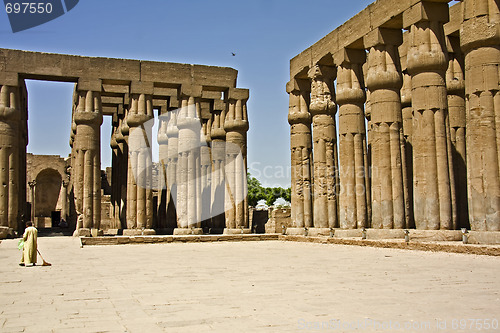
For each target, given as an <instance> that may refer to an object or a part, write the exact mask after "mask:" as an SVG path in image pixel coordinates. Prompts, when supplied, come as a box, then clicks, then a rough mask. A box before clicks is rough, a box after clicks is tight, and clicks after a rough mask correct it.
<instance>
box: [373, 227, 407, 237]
mask: <svg viewBox="0 0 500 333" xmlns="http://www.w3.org/2000/svg"><path fill="white" fill-rule="evenodd" d="M404 238H405V231H404V230H403V229H366V239H404Z"/></svg>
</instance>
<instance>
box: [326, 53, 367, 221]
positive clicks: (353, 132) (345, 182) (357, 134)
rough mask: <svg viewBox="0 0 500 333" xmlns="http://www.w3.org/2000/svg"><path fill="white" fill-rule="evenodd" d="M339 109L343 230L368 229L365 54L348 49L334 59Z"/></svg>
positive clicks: (340, 210) (341, 218)
mask: <svg viewBox="0 0 500 333" xmlns="http://www.w3.org/2000/svg"><path fill="white" fill-rule="evenodd" d="M334 59H335V62H336V63H337V64H338V69H337V73H338V74H337V104H338V105H339V172H340V197H339V202H340V207H339V218H340V228H342V229H356V228H363V227H368V226H369V225H368V224H369V223H368V221H369V200H370V199H369V198H370V194H369V191H370V189H369V188H368V165H367V163H368V160H367V148H366V130H365V115H364V103H365V99H366V96H365V90H364V82H363V72H362V65H363V63H364V61H365V51H364V50H351V49H344V50H341V51H340V52H339V53H337V54H336V55H334Z"/></svg>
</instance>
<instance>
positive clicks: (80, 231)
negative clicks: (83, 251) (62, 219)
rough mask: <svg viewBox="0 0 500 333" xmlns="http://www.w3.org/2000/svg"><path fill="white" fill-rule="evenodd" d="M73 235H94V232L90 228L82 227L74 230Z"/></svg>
mask: <svg viewBox="0 0 500 333" xmlns="http://www.w3.org/2000/svg"><path fill="white" fill-rule="evenodd" d="M73 237H92V232H91V230H90V229H89V228H80V229H77V230H75V232H73Z"/></svg>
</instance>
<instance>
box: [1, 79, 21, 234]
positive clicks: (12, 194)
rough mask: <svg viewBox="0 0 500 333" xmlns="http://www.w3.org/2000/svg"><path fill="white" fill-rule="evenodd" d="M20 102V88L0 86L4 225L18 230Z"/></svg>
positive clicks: (2, 210)
mask: <svg viewBox="0 0 500 333" xmlns="http://www.w3.org/2000/svg"><path fill="white" fill-rule="evenodd" d="M20 102H21V100H20V90H19V87H17V86H7V85H2V86H0V184H3V186H0V226H1V227H7V228H11V229H14V230H16V229H17V224H18V222H17V221H18V220H19V217H20V214H19V193H18V191H19V187H20V185H19V182H20V173H19V159H20V156H19V155H20V146H19V144H20V143H19V135H20V121H21V113H22V110H21V105H20ZM23 181H25V180H23Z"/></svg>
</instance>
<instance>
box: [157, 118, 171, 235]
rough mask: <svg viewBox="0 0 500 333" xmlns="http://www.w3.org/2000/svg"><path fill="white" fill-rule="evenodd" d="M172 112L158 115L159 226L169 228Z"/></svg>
mask: <svg viewBox="0 0 500 333" xmlns="http://www.w3.org/2000/svg"><path fill="white" fill-rule="evenodd" d="M169 118H170V114H169V113H168V112H167V110H165V111H164V112H162V113H160V114H159V117H158V136H157V141H158V146H159V148H158V152H159V175H158V176H159V178H160V179H161V181H159V184H158V228H159V229H166V228H167V207H168V200H169V197H170V195H171V192H170V188H169V183H168V177H167V174H168V166H169V164H168V148H169V147H168V135H167V127H168V122H169Z"/></svg>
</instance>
